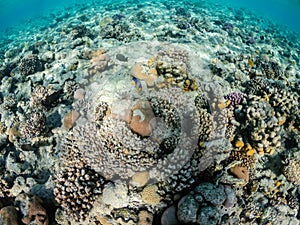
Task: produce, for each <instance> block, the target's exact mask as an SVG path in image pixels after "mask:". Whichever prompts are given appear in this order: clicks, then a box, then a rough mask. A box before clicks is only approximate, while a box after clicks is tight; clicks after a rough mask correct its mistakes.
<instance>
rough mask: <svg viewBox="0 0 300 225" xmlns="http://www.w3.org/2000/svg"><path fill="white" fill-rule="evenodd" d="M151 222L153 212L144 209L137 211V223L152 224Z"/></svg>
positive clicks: (140, 224) (141, 224) (138, 224)
mask: <svg viewBox="0 0 300 225" xmlns="http://www.w3.org/2000/svg"><path fill="white" fill-rule="evenodd" d="M152 222H153V214H152V213H150V212H148V211H146V210H141V211H140V212H139V222H138V223H137V225H152Z"/></svg>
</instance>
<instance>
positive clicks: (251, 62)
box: [248, 59, 254, 67]
mask: <svg viewBox="0 0 300 225" xmlns="http://www.w3.org/2000/svg"><path fill="white" fill-rule="evenodd" d="M248 64H249V66H251V67H253V66H254V62H253V60H252V59H248Z"/></svg>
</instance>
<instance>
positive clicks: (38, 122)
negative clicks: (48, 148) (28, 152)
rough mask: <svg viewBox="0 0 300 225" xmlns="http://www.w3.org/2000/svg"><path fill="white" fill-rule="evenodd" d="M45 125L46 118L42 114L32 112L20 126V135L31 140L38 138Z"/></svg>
mask: <svg viewBox="0 0 300 225" xmlns="http://www.w3.org/2000/svg"><path fill="white" fill-rule="evenodd" d="M45 125H46V116H45V114H44V113H43V112H39V111H38V112H32V113H31V114H30V115H29V118H28V119H27V120H26V121H24V122H23V123H22V124H21V125H20V133H21V135H22V136H23V137H24V138H27V139H31V138H34V137H38V136H40V135H41V134H42V133H43V132H44V130H45Z"/></svg>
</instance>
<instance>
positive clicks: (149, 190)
mask: <svg viewBox="0 0 300 225" xmlns="http://www.w3.org/2000/svg"><path fill="white" fill-rule="evenodd" d="M157 191H158V187H157V185H155V184H153V185H149V186H147V187H145V188H144V189H143V191H142V200H143V201H144V202H145V203H147V204H149V205H153V206H154V205H157V204H158V203H159V202H160V200H161V197H160V195H159V194H158V193H157Z"/></svg>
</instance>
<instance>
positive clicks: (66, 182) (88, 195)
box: [54, 163, 105, 221]
mask: <svg viewBox="0 0 300 225" xmlns="http://www.w3.org/2000/svg"><path fill="white" fill-rule="evenodd" d="M55 184H56V185H55V188H54V195H55V199H56V201H57V202H58V204H60V205H61V206H62V207H63V208H64V210H65V211H66V213H67V215H69V216H71V217H72V218H74V219H75V220H76V221H80V220H84V219H85V217H86V216H87V213H88V212H89V211H90V210H91V208H92V207H93V201H94V200H95V197H96V196H97V195H99V194H101V193H102V188H103V185H104V184H105V180H104V179H103V178H102V177H101V176H100V175H99V174H97V173H96V172H95V171H94V170H92V169H91V168H89V167H88V166H86V165H84V164H82V163H81V164H79V165H69V166H67V167H66V168H64V170H62V171H61V172H60V173H59V174H58V175H57V177H56V179H55Z"/></svg>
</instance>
